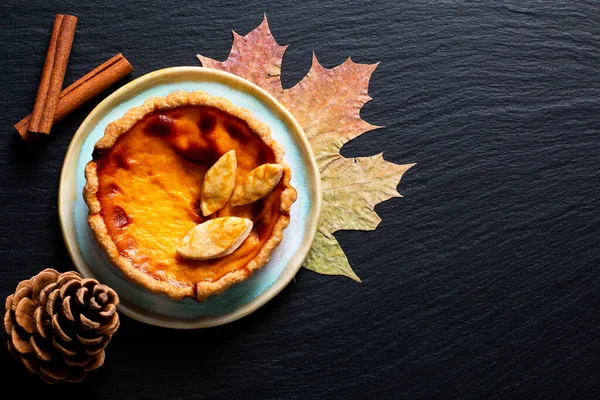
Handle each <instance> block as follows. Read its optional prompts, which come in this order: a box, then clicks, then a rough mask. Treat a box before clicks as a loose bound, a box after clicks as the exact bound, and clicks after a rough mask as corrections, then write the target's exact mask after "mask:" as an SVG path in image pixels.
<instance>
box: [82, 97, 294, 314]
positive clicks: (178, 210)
mask: <svg viewBox="0 0 600 400" xmlns="http://www.w3.org/2000/svg"><path fill="white" fill-rule="evenodd" d="M283 155H284V151H283V148H282V147H281V145H279V144H278V143H277V142H275V141H274V140H273V139H272V138H271V133H270V130H269V128H268V127H267V126H266V125H265V124H263V123H262V122H260V121H259V120H257V119H256V118H255V117H254V116H253V115H252V114H251V113H250V112H249V111H248V110H245V109H243V108H241V107H238V106H235V105H233V104H232V103H231V102H229V101H228V100H226V99H223V98H219V97H213V96H210V95H209V94H207V93H204V92H199V91H196V92H184V91H177V92H174V93H171V94H169V95H167V96H165V97H156V98H151V99H149V100H147V101H146V102H145V103H144V104H142V105H141V106H139V107H134V108H132V109H131V110H129V111H128V112H127V113H125V115H124V116H123V117H121V118H119V119H118V120H116V121H114V122H112V123H110V124H109V125H108V126H107V127H106V130H105V132H104V136H103V137H102V138H101V139H100V140H98V142H97V143H96V144H95V147H94V152H93V157H92V161H90V162H89V163H88V164H87V165H86V168H85V177H86V185H85V188H84V192H83V195H84V198H85V201H86V203H87V205H88V207H89V215H88V222H89V226H90V228H91V230H92V232H93V234H94V236H95V238H96V239H97V241H98V243H99V245H100V247H101V248H102V249H103V250H104V251H105V252H106V254H107V256H108V258H109V260H110V261H111V262H112V263H113V264H114V265H115V266H116V267H117V268H119V269H120V270H121V271H122V273H123V274H124V275H125V277H127V278H128V279H130V280H131V281H133V282H136V283H138V284H140V285H142V286H143V287H144V288H146V289H147V290H149V291H152V292H155V293H163V294H165V295H167V296H169V297H170V298H172V299H175V300H181V299H184V298H188V297H191V298H194V299H196V300H197V301H199V302H201V301H204V300H206V299H207V298H208V297H210V296H212V295H215V294H217V293H220V292H222V291H224V290H225V289H227V288H229V287H230V286H232V285H234V284H236V283H239V282H241V281H243V280H245V279H247V278H248V277H249V276H251V275H252V273H253V272H254V271H256V270H258V269H259V268H261V267H262V266H264V265H265V264H266V263H267V261H268V260H269V257H270V254H271V252H272V251H273V249H275V247H277V245H278V244H279V243H280V242H281V240H282V236H283V231H284V229H285V228H286V227H287V225H288V223H289V220H290V207H291V205H292V203H293V202H294V201H295V200H296V190H295V189H294V188H293V187H292V186H291V185H290V179H291V171H290V168H289V167H288V166H287V165H286V163H285V162H284V160H283Z"/></svg>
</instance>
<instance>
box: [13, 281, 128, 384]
mask: <svg viewBox="0 0 600 400" xmlns="http://www.w3.org/2000/svg"><path fill="white" fill-rule="evenodd" d="M118 304H119V297H118V296H117V294H116V293H115V291H114V290H112V289H111V288H109V287H108V286H105V285H102V284H100V283H98V281H96V280H95V279H84V278H83V277H82V276H81V275H80V274H78V273H77V272H74V271H70V272H65V273H62V274H60V273H58V272H57V271H55V270H53V269H45V270H44V271H42V272H40V273H39V274H38V275H36V276H33V277H31V279H28V280H25V281H22V282H21V283H19V285H18V286H17V289H16V290H15V293H14V294H12V295H10V296H8V298H7V299H6V314H5V315H4V329H5V330H6V333H7V334H8V349H9V350H10V352H11V353H12V354H13V355H14V356H15V357H17V358H19V359H20V360H21V362H22V363H23V365H25V367H26V368H27V369H28V370H29V371H30V372H32V373H35V374H40V377H41V378H42V379H43V380H44V381H46V382H48V383H55V382H58V381H61V380H64V381H67V382H80V381H82V380H83V379H84V378H85V377H86V375H87V373H88V372H89V371H92V370H94V369H96V368H98V367H100V366H101V365H102V364H103V363H104V349H105V348H106V346H107V345H108V343H109V342H110V339H111V337H112V335H113V334H114V333H115V332H116V331H117V329H118V328H119V314H118V313H117V305H118Z"/></svg>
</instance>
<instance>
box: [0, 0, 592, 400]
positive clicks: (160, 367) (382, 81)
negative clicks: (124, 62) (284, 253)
mask: <svg viewBox="0 0 600 400" xmlns="http://www.w3.org/2000/svg"><path fill="white" fill-rule="evenodd" d="M58 12H63V13H72V14H75V15H77V16H78V17H79V23H78V28H77V33H76V39H75V43H74V48H73V51H72V55H71V59H70V63H69V68H68V72H67V76H66V84H70V83H71V82H73V81H74V80H76V79H77V78H78V77H80V76H82V75H83V74H84V73H86V72H87V71H89V70H91V69H92V68H93V67H95V66H96V65H98V64H99V63H101V62H103V61H104V60H106V59H107V58H109V57H110V56H112V55H114V54H116V53H117V52H122V53H123V54H124V55H125V56H126V57H127V58H128V59H129V60H130V61H131V63H132V64H133V65H134V67H135V72H134V73H133V74H132V75H131V76H130V77H129V78H128V80H130V79H133V78H135V77H139V76H141V75H143V74H146V73H148V72H150V71H153V70H156V69H160V68H164V67H170V66H179V65H198V62H197V60H196V58H195V55H196V53H202V54H204V55H207V56H210V57H213V58H216V59H220V60H223V59H225V58H226V57H227V54H228V53H229V49H230V46H231V41H232V36H231V29H235V30H236V31H237V32H238V33H240V34H246V33H248V32H249V31H250V30H251V29H253V28H255V27H256V26H257V25H258V24H259V23H260V22H261V20H262V18H263V13H265V12H266V13H267V16H268V18H269V24H270V27H271V30H272V32H273V34H274V36H275V38H276V39H277V41H278V42H279V43H280V44H290V47H289V49H288V51H287V52H286V54H285V57H284V60H283V74H282V80H283V84H284V87H290V86H292V85H294V84H295V83H296V82H297V81H299V80H300V79H301V78H302V77H303V76H304V75H305V74H306V72H307V71H308V69H309V67H310V63H311V54H312V52H313V51H314V52H315V53H316V54H317V56H318V58H319V60H320V61H321V63H322V64H323V65H324V66H326V67H333V66H336V65H339V64H341V63H342V62H343V61H344V60H345V59H346V58H347V57H348V56H351V57H352V59H353V60H354V61H356V62H361V63H374V62H378V61H379V62H381V64H380V65H379V67H378V68H377V69H376V71H375V73H374V74H373V76H372V80H371V85H370V88H369V94H370V95H371V96H372V97H373V98H374V100H373V101H371V102H370V103H368V104H367V105H366V106H365V107H364V109H363V111H362V116H363V118H364V119H365V120H367V121H368V122H370V123H373V124H376V125H383V126H385V128H382V129H379V130H375V131H372V132H369V133H366V134H364V135H362V136H361V137H360V138H358V139H356V140H354V141H353V142H352V143H349V144H348V145H346V146H345V147H344V148H343V151H342V153H343V154H344V155H345V156H367V155H373V154H377V153H379V152H381V151H384V157H385V159H386V160H389V161H392V162H395V163H399V164H401V163H413V162H416V163H417V165H416V167H414V168H413V169H411V170H410V171H408V172H407V173H406V175H405V177H404V179H403V181H402V183H401V185H400V187H399V189H400V192H401V193H402V194H403V195H404V198H402V199H392V200H389V201H387V202H385V203H382V204H380V205H378V206H377V207H376V210H377V212H378V213H379V215H380V216H381V217H382V218H383V222H382V223H381V225H380V226H379V228H378V229H377V230H376V231H373V232H339V233H338V234H336V237H337V238H338V239H339V241H340V242H341V245H342V247H343V248H344V250H345V252H346V254H347V255H348V258H349V260H350V263H351V265H352V266H353V267H354V269H355V271H356V272H357V274H358V275H359V276H360V277H361V278H362V280H363V283H362V284H357V283H354V282H353V281H351V280H349V279H345V278H341V277H327V276H321V275H317V274H314V273H312V272H309V271H306V270H302V271H300V273H299V274H298V275H297V277H296V279H295V281H293V282H292V283H291V284H290V285H289V286H288V287H287V288H286V289H285V290H284V291H283V292H282V293H281V294H280V295H278V296H277V297H276V298H275V299H273V300H272V301H271V302H269V303H268V304H267V305H266V306H264V307H262V308H261V309H260V310H258V311H257V312H255V313H254V314H252V315H250V316H248V317H246V318H244V319H242V320H239V321H237V322H235V323H232V324H230V325H227V326H222V327H218V328H213V329H208V330H195V331H177V330H169V329H163V328H157V327H152V326H147V325H144V324H141V323H139V322H136V321H134V320H131V319H129V318H127V317H125V316H123V317H122V325H121V328H120V329H119V331H118V332H117V334H116V335H115V336H114V338H113V341H112V342H111V344H110V345H109V347H108V349H107V358H106V362H105V365H104V366H103V367H102V368H101V369H99V370H97V371H95V372H93V373H91V374H90V375H89V376H88V378H87V379H86V380H85V382H84V383H82V384H78V385H67V384H59V385H54V386H48V385H45V384H43V383H42V382H41V381H40V380H39V379H38V378H37V377H35V376H33V375H29V374H27V373H26V372H25V371H24V369H23V368H22V367H21V366H20V365H19V364H18V363H17V362H16V360H14V359H13V358H12V357H11V356H10V354H9V353H8V351H7V350H6V349H5V348H4V347H3V346H0V360H1V363H2V364H1V375H0V376H1V378H0V380H1V381H2V383H3V385H2V386H3V392H4V393H5V394H4V395H3V396H2V397H3V398H4V397H5V396H8V394H7V393H8V392H7V390H10V389H11V388H16V389H17V392H18V395H17V397H16V398H34V396H35V398H39V397H38V396H51V398H61V397H65V396H71V395H72V396H74V397H78V398H99V399H109V398H110V399H138V398H139V399H205V398H223V399H225V398H254V399H326V398H332V399H334V398H335V399H350V398H372V399H384V398H385V399H400V398H406V399H459V398H460V399H508V398H522V399H574V398H577V399H595V398H600V379H599V374H600V368H599V367H600V343H599V340H598V338H599V336H600V323H599V322H600V272H599V271H600V269H599V268H598V267H599V259H600V247H599V244H600V236H599V233H598V228H599V227H600V212H599V211H600V207H599V205H598V201H599V199H600V188H598V183H599V182H600V180H599V178H600V168H599V166H598V164H599V162H600V137H599V135H598V133H599V129H600V115H599V113H598V111H599V108H600V74H599V73H598V68H599V66H600V7H599V4H598V3H597V2H593V1H552V2H550V1H516V0H512V1H498V2H487V1H486V2H459V1H422V0H421V1H412V0H407V1H401V2H400V1H399V2H395V1H297V0H296V1H290V0H278V1H262V2H241V1H221V2H209V1H200V0H198V1H176V0H164V1H158V0H157V1H135V2H134V1H83V0H82V1H74V0H73V1H45V0H36V1H33V0H32V1H17V0H2V1H1V2H0V54H1V56H0V58H1V61H0V80H1V83H2V84H1V91H0V110H1V111H0V133H1V138H0V183H1V186H0V206H1V207H0V217H1V219H0V229H1V231H0V263H1V266H0V296H1V297H2V298H4V297H6V296H7V295H9V294H10V293H12V292H13V291H14V289H15V286H16V285H17V283H18V282H19V281H20V280H22V279H25V278H28V277H30V276H32V275H34V274H36V273H37V272H38V271H40V270H41V269H43V268H45V267H53V268H56V269H58V270H60V271H67V270H71V269H73V268H74V266H73V264H72V262H71V260H70V258H69V256H68V254H67V251H66V249H65V246H64V244H63V240H62V236H61V233H60V229H59V225H58V215H57V187H58V181H59V174H60V169H61V165H62V161H63V157H64V154H65V151H66V149H67V146H68V144H69V141H70V139H71V137H72V135H73V134H74V132H75V130H76V129H77V127H78V126H79V124H80V123H81V122H82V120H83V119H84V118H85V116H86V115H87V114H88V113H89V112H90V111H91V110H92V108H93V107H94V106H95V105H96V104H97V103H98V102H99V101H100V100H101V98H103V97H104V96H102V97H100V98H98V99H96V100H95V101H93V102H92V103H90V104H89V105H87V106H85V107H83V108H82V109H80V110H79V111H77V112H76V113H74V114H73V115H71V116H69V117H68V118H66V120H64V122H62V123H60V124H58V125H57V126H56V127H55V128H54V129H53V132H52V137H51V139H50V140H48V141H47V142H46V143H44V144H43V145H38V146H34V147H31V146H26V145H24V144H23V143H22V142H21V141H20V139H19V138H18V137H17V135H16V133H15V131H14V130H13V127H12V126H13V124H14V123H16V122H17V121H18V120H19V119H21V117H23V116H24V115H26V114H27V113H28V112H29V111H30V110H31V107H32V104H33V100H34V97H35V93H36V89H37V84H38V79H39V75H40V72H41V69H42V65H43V61H44V56H45V51H46V47H47V42H48V38H49V34H50V29H51V26H52V21H53V18H54V14H55V13H58ZM113 89H114V88H113ZM109 92H110V91H109ZM107 94H108V93H107ZM0 336H2V335H1V334H0ZM2 337H4V336H2ZM42 391H45V392H42Z"/></svg>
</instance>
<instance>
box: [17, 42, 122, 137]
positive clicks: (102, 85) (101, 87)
mask: <svg viewBox="0 0 600 400" xmlns="http://www.w3.org/2000/svg"><path fill="white" fill-rule="evenodd" d="M131 71H133V67H132V66H131V64H130V63H129V61H127V59H126V58H125V57H124V56H123V54H121V53H119V54H117V55H116V56H114V57H112V58H111V59H110V60H108V61H106V62H104V63H103V64H101V65H99V66H98V67H96V68H94V69H93V70H92V71H90V72H88V73H87V74H85V75H84V76H83V77H81V78H80V79H78V80H77V81H75V82H74V83H73V84H71V85H69V86H68V87H67V88H66V89H65V90H63V91H62V92H60V97H59V99H58V105H57V106H56V111H55V113H54V121H55V122H56V121H59V120H61V119H62V118H64V117H66V116H67V115H69V114H70V113H71V112H73V111H75V110H76V109H77V108H79V107H80V106H82V105H83V104H85V103H86V102H88V101H89V100H91V99H92V98H94V97H96V96H97V95H99V94H100V93H102V92H103V91H105V90H106V89H108V88H109V87H110V86H112V85H113V84H115V83H117V82H118V81H119V80H121V79H122V78H124V77H125V76H127V75H128V74H129V73H130V72H131ZM31 117H32V114H29V115H28V116H26V117H25V118H23V119H22V120H21V121H19V122H17V123H16V124H15V129H16V130H17V131H18V132H19V134H20V135H21V137H22V138H23V139H25V140H30V139H33V138H34V136H35V135H34V134H32V133H31V132H29V129H28V128H29V125H30V120H31Z"/></svg>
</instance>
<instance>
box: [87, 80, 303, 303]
mask: <svg viewBox="0 0 600 400" xmlns="http://www.w3.org/2000/svg"><path fill="white" fill-rule="evenodd" d="M194 105H195V106H209V107H215V108H218V109H220V110H222V111H224V112H226V113H228V114H230V115H233V116H235V117H238V118H240V119H241V120H243V121H245V122H246V123H247V124H248V127H249V128H250V129H251V130H252V131H253V132H255V133H256V134H258V135H259V136H260V138H261V139H262V140H263V142H264V143H265V144H266V145H267V146H268V147H270V148H271V149H272V150H273V154H274V155H275V162H276V163H278V164H281V165H282V166H283V167H284V171H283V176H282V178H281V181H282V182H283V184H284V186H285V189H284V190H283V191H282V192H281V199H280V207H279V209H280V211H281V213H282V215H280V216H279V218H278V220H277V222H276V223H275V225H274V227H273V233H272V235H271V237H270V238H269V239H268V240H267V241H266V242H265V244H264V245H263V246H262V248H261V250H260V251H259V253H258V254H257V255H256V257H254V258H253V259H252V260H250V262H248V264H246V267H245V268H243V269H238V270H235V271H232V272H229V273H228V274H226V275H224V276H222V277H221V278H220V279H218V280H216V281H214V282H198V283H196V284H195V286H196V290H195V293H194V289H193V288H191V287H181V286H177V285H174V284H172V283H170V282H165V281H158V280H156V279H154V278H152V277H151V276H149V275H147V274H145V273H144V272H142V271H140V270H138V269H137V268H135V267H134V266H133V264H132V263H131V261H130V260H129V259H128V258H126V257H123V256H122V255H121V254H120V253H119V251H118V249H117V246H116V244H115V243H114V242H113V240H112V238H111V237H110V235H109V234H108V230H107V228H106V225H105V223H104V219H103V218H102V216H101V215H100V211H101V205H100V201H99V200H98V197H97V194H98V187H99V181H98V174H97V167H98V165H97V163H96V161H95V160H92V161H90V162H88V163H87V165H86V167H85V178H86V184H85V186H84V189H83V197H84V200H85V202H86V204H87V205H88V208H89V213H88V224H89V226H90V229H91V230H92V232H93V234H94V236H95V238H96V240H97V241H98V243H99V244H100V246H101V247H102V248H103V249H104V250H105V251H106V254H107V256H108V259H109V260H110V261H111V262H112V263H113V264H114V265H115V266H117V267H118V268H119V269H120V270H121V271H122V273H123V274H124V275H125V276H126V277H127V278H128V279H130V280H131V281H133V282H136V283H138V284H140V285H142V286H143V287H145V288H146V289H148V290H150V291H151V292H154V293H164V294H166V295H167V296H168V297H170V298H172V299H174V300H182V299H184V298H186V297H191V298H195V299H196V300H197V301H198V302H202V301H204V300H206V299H207V298H208V297H210V296H213V295H216V294H218V293H221V292H223V291H224V290H226V289H228V288H229V287H231V286H233V285H235V284H236V283H239V282H242V281H244V280H246V279H247V278H248V277H250V275H252V273H253V272H254V271H256V270H258V269H260V268H261V267H263V266H264V265H265V264H266V263H267V262H268V261H269V258H270V255H271V252H272V251H273V249H275V247H277V246H278V245H279V243H280V242H281V240H282V238H283V230H284V229H285V228H286V227H287V226H288V224H289V222H290V216H289V214H290V208H291V206H292V204H293V203H294V201H296V197H297V192H296V190H295V189H294V188H293V187H292V186H291V184H290V180H291V177H292V173H291V170H290V168H289V166H288V165H287V164H286V163H285V161H284V160H283V155H284V150H283V148H282V147H281V145H280V144H279V143H277V142H276V141H274V140H273V139H271V131H270V129H269V127H268V126H267V125H265V124H263V123H262V122H260V121H258V120H257V119H256V118H255V117H254V116H253V115H252V114H251V113H250V111H248V110H246V109H244V108H241V107H238V106H235V105H234V104H233V103H231V102H230V101H229V100H227V99H224V98H221V97H214V96H211V95H209V94H208V93H205V92H202V91H194V92H186V91H181V90H180V91H176V92H173V93H171V94H169V95H167V96H164V97H153V98H150V99H148V100H146V101H145V102H144V103H143V104H142V105H141V106H138V107H134V108H132V109H130V110H129V111H127V112H126V113H125V115H123V117H121V118H119V119H118V120H116V121H114V122H111V123H110V124H108V125H107V127H106V129H105V131H104V136H103V137H102V138H100V139H99V140H98V141H97V142H96V144H95V146H94V149H95V150H107V149H109V148H111V147H112V146H113V145H114V144H115V142H116V141H117V139H118V138H119V136H121V135H122V134H124V133H126V132H128V131H129V130H130V129H131V128H132V127H133V126H134V125H135V124H136V123H137V122H138V121H140V120H141V119H142V118H144V117H145V116H146V115H148V114H150V113H151V112H153V111H156V110H169V109H173V108H177V107H181V106H194Z"/></svg>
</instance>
